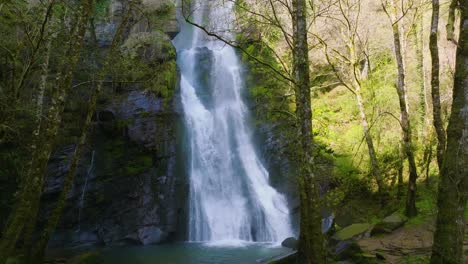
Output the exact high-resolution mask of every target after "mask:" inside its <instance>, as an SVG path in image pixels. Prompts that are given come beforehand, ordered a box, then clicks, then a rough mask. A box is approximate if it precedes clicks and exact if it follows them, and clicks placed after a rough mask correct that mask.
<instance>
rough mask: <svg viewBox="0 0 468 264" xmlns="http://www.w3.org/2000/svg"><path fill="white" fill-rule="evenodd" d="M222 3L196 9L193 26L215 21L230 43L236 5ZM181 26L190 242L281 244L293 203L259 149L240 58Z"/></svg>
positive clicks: (203, 3)
mask: <svg viewBox="0 0 468 264" xmlns="http://www.w3.org/2000/svg"><path fill="white" fill-rule="evenodd" d="M216 2H218V1H207V0H198V1H194V3H193V6H192V15H191V20H192V21H193V22H194V23H197V24H202V23H205V22H204V21H209V24H208V25H207V26H208V27H209V28H210V30H213V31H214V32H216V33H217V34H221V35H222V36H223V37H224V38H227V39H230V38H232V36H231V35H230V33H229V30H230V29H231V28H232V24H233V10H232V2H231V1H223V2H222V3H221V1H220V2H219V3H216ZM181 24H182V28H181V32H180V33H179V35H178V36H177V37H176V39H175V40H174V45H175V46H176V49H177V52H178V65H179V67H180V70H181V80H180V88H181V98H182V106H183V111H184V121H185V126H186V130H187V137H188V146H187V150H188V157H187V159H188V164H189V165H188V170H189V177H190V202H189V240H190V241H210V242H215V243H224V242H226V241H229V242H232V241H259V242H278V241H281V240H282V239H284V238H286V237H289V236H292V235H293V232H292V230H291V225H290V219H289V209H288V207H287V202H286V199H285V198H284V196H283V195H281V194H280V193H278V192H277V191H276V190H275V189H274V188H272V187H271V186H270V184H269V175H268V171H267V170H266V169H265V167H264V166H263V164H262V163H261V161H260V159H259V157H258V156H257V153H256V151H255V147H254V145H253V143H252V138H251V135H250V134H251V129H250V128H249V126H248V114H249V113H248V109H247V107H246V106H245V104H244V102H243V99H242V96H241V92H242V90H243V89H244V81H243V78H242V74H241V64H240V61H239V58H238V57H237V54H236V52H235V50H234V49H233V48H232V47H230V46H228V45H226V44H225V43H223V42H221V41H219V40H216V39H214V38H210V37H208V36H207V35H206V34H205V33H204V32H203V31H202V30H200V29H197V28H195V27H193V26H191V25H189V24H187V23H184V22H183V21H181ZM205 25H206V23H205ZM221 32H222V33H221Z"/></svg>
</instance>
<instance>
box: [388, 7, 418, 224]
mask: <svg viewBox="0 0 468 264" xmlns="http://www.w3.org/2000/svg"><path fill="white" fill-rule="evenodd" d="M393 4H394V6H393V9H394V17H393V21H394V22H392V30H393V43H394V52H395V59H396V62H397V68H398V80H397V86H396V90H397V93H398V99H399V103H400V124H401V129H402V134H403V148H404V151H405V155H406V158H407V159H408V165H409V180H408V192H407V196H406V208H405V214H406V215H407V216H409V217H412V216H415V215H416V214H417V210H416V179H417V177H418V175H417V168H416V162H415V158H414V151H413V144H412V138H411V124H410V120H409V115H408V100H407V94H406V86H405V66H404V63H403V54H402V50H401V37H400V29H399V21H397V15H396V13H397V12H396V10H397V4H396V3H393Z"/></svg>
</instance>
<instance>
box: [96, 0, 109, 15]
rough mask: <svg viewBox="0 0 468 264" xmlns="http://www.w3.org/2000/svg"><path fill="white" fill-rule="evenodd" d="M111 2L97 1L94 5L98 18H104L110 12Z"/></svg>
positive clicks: (107, 0)
mask: <svg viewBox="0 0 468 264" xmlns="http://www.w3.org/2000/svg"><path fill="white" fill-rule="evenodd" d="M110 4H111V0H97V1H96V2H95V4H94V16H95V17H96V18H102V17H104V16H105V15H107V14H108V12H109V6H110Z"/></svg>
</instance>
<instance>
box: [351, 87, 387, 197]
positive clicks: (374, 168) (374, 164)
mask: <svg viewBox="0 0 468 264" xmlns="http://www.w3.org/2000/svg"><path fill="white" fill-rule="evenodd" d="M355 92H356V101H357V104H358V108H359V115H360V117H361V126H362V130H363V132H364V139H365V140H366V144H367V151H368V153H369V159H370V164H371V175H372V176H373V177H374V179H375V181H376V183H377V188H378V190H377V191H378V193H379V195H380V198H381V199H382V202H383V199H384V197H383V196H384V192H385V191H384V182H383V180H382V177H381V174H380V168H379V162H378V160H377V154H376V152H375V148H374V142H373V140H372V136H371V134H370V128H369V123H368V122H367V116H366V112H365V109H364V102H363V98H362V95H361V88H360V86H359V85H356V90H355Z"/></svg>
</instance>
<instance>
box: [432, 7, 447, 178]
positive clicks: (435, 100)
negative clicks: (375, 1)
mask: <svg viewBox="0 0 468 264" xmlns="http://www.w3.org/2000/svg"><path fill="white" fill-rule="evenodd" d="M438 26H439V0H432V19H431V34H430V36H429V50H430V51H431V59H432V63H431V91H432V108H433V110H432V112H433V120H434V121H433V122H434V128H435V131H436V134H437V141H438V142H437V164H438V166H439V171H440V170H441V169H442V160H443V158H444V152H445V146H446V144H447V142H446V141H447V139H446V135H445V129H444V123H443V121H442V112H441V106H440V90H439V48H438V45H437V43H438V41H437V35H438Z"/></svg>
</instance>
